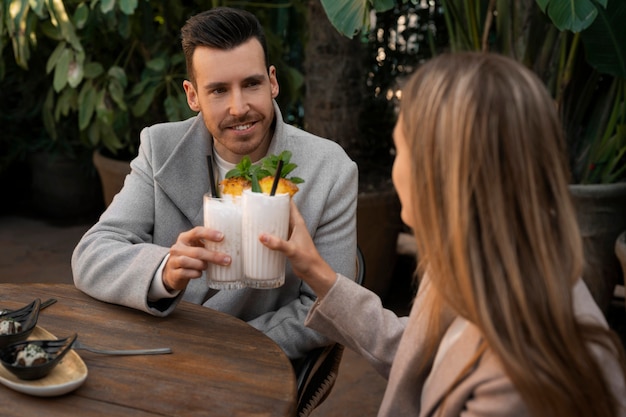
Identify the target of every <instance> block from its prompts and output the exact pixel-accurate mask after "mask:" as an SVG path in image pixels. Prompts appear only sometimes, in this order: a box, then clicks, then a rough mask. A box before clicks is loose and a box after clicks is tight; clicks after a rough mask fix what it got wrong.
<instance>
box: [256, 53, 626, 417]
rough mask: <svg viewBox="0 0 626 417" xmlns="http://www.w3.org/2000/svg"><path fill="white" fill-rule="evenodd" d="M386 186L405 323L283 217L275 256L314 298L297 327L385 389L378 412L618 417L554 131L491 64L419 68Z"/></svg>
mask: <svg viewBox="0 0 626 417" xmlns="http://www.w3.org/2000/svg"><path fill="white" fill-rule="evenodd" d="M394 141H395V145H396V151H397V156H396V160H395V162H394V167H393V182H394V186H395V188H396V190H397V191H398V195H399V197H400V201H401V203H402V220H403V221H404V222H405V223H406V224H407V225H408V226H410V227H411V228H412V229H413V231H414V235H415V239H416V242H417V248H418V253H419V255H420V256H419V259H420V263H419V267H418V272H419V276H421V280H420V286H419V291H418V294H417V297H416V299H415V300H414V303H413V308H412V311H411V314H410V316H409V318H408V319H406V318H404V319H401V318H397V317H395V315H393V313H391V312H390V311H387V310H384V309H383V308H382V306H381V304H380V300H378V298H377V297H376V295H374V294H373V293H371V292H370V291H368V290H367V289H365V288H362V287H360V286H358V285H356V284H355V283H354V282H352V281H351V280H349V279H347V278H345V277H343V276H341V275H337V274H336V273H335V272H334V271H333V270H332V269H331V268H330V267H329V266H328V265H327V264H326V263H325V262H324V260H323V259H322V258H321V257H320V256H319V255H318V254H317V252H316V251H315V248H314V246H313V244H312V241H311V238H310V236H309V235H308V233H307V231H306V227H305V226H304V223H303V221H302V218H301V217H300V215H299V213H298V211H297V209H296V208H295V206H293V207H292V219H291V228H292V232H291V236H290V238H289V240H288V241H282V240H280V239H278V238H276V237H274V236H269V235H261V237H260V239H261V241H262V242H264V244H266V245H267V246H268V247H270V248H272V249H276V250H280V251H282V252H284V253H285V254H286V255H287V256H288V257H289V259H290V261H291V264H292V266H293V269H294V271H295V273H296V274H297V275H298V276H300V277H301V278H302V279H303V280H305V281H306V282H307V283H308V284H309V285H310V286H311V287H312V289H313V290H314V291H315V293H316V294H317V296H318V301H317V302H316V304H315V305H314V307H313V308H312V310H311V311H310V313H309V315H308V317H307V322H306V323H307V325H308V326H309V327H311V328H314V329H316V330H318V331H319V332H321V333H323V334H325V335H327V336H329V337H331V338H333V339H335V340H337V341H338V342H340V343H343V344H345V345H346V346H348V347H350V348H352V349H354V350H356V351H357V352H360V353H361V354H363V355H364V356H365V357H366V358H367V359H368V360H369V361H370V362H371V363H372V364H373V365H374V366H375V367H376V368H377V369H378V370H379V371H380V372H381V373H382V374H383V375H384V376H386V377H387V376H388V378H389V382H388V385H387V389H386V392H385V396H384V398H383V402H382V405H381V408H380V411H379V415H380V416H399V415H402V416H405V415H420V416H458V415H464V416H466V415H467V416H474V415H489V416H495V415H506V416H529V415H532V416H586V417H587V416H626V399H625V398H626V395H625V393H626V387H625V382H624V375H625V374H626V365H625V362H626V361H625V359H624V351H623V347H622V345H621V343H620V341H619V339H618V338H617V337H616V335H615V334H614V333H613V332H611V331H610V330H609V329H608V326H607V323H606V321H605V319H604V317H603V315H602V313H601V312H600V310H599V309H598V307H597V305H596V304H595V303H594V301H593V299H592V297H591V295H590V293H589V291H588V289H587V287H586V286H585V284H584V282H583V281H582V280H581V279H580V276H581V271H582V259H583V254H582V243H581V238H580V234H579V230H578V225H577V222H576V216H575V212H574V209H573V207H572V203H571V201H570V196H569V191H568V180H569V177H568V170H567V162H566V158H565V148H564V140H563V136H562V131H561V125H560V122H559V118H558V116H557V112H556V109H555V106H554V104H553V101H552V100H551V98H550V96H549V95H548V94H547V92H546V91H545V89H544V87H543V84H542V83H541V82H540V80H539V79H538V78H537V77H535V75H534V74H533V73H532V72H531V71H529V70H527V69H526V68H524V67H523V66H521V65H520V64H518V63H516V62H515V61H513V60H511V59H508V58H505V57H503V56H498V55H492V54H483V53H460V54H453V55H443V56H440V57H438V58H435V59H432V60H430V61H429V62H427V63H426V64H424V65H423V66H421V67H420V69H419V70H418V71H417V72H416V73H415V74H414V75H413V76H412V77H411V79H410V81H409V82H408V83H407V85H406V87H405V88H404V89H403V93H402V102H401V106H400V115H399V119H398V122H397V125H396V128H395V131H394Z"/></svg>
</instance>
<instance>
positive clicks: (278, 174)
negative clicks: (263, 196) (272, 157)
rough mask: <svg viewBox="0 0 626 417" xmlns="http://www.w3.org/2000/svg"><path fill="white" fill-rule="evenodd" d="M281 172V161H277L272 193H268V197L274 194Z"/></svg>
mask: <svg viewBox="0 0 626 417" xmlns="http://www.w3.org/2000/svg"><path fill="white" fill-rule="evenodd" d="M282 170H283V160H282V159H281V160H279V161H278V166H277V167H276V174H274V182H273V183H272V191H270V196H271V197H273V196H274V194H276V188H277V187H278V181H279V180H280V173H281V171H282Z"/></svg>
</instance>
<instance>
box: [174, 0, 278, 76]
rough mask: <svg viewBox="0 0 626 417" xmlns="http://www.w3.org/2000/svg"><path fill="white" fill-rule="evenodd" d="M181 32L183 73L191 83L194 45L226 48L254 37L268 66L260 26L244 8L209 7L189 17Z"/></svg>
mask: <svg viewBox="0 0 626 417" xmlns="http://www.w3.org/2000/svg"><path fill="white" fill-rule="evenodd" d="M181 35H182V46H183V52H184V53H185V61H186V63H187V74H188V76H189V79H190V81H191V82H192V83H194V84H195V74H194V72H193V62H192V58H193V53H194V51H195V50H196V47H198V46H207V47H210V48H217V49H222V50H229V49H233V48H236V47H238V46H240V45H242V44H244V43H246V42H247V41H248V40H249V39H251V38H256V39H257V40H258V41H259V43H260V44H261V46H262V47H263V53H264V55H265V66H266V68H267V67H269V57H268V52H267V41H266V40H265V33H264V31H263V27H262V26H261V23H259V20H258V19H257V18H256V16H254V15H253V14H252V13H250V12H248V11H245V10H242V9H235V8H230V7H215V8H212V9H209V10H207V11H204V12H202V13H199V14H197V15H195V16H192V17H191V18H189V20H187V22H186V23H185V25H184V26H183V28H182V30H181Z"/></svg>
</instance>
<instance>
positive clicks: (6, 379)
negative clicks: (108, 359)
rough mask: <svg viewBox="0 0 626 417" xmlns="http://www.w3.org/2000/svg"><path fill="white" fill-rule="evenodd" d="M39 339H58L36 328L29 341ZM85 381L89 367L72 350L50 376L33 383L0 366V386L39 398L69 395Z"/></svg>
mask: <svg viewBox="0 0 626 417" xmlns="http://www.w3.org/2000/svg"><path fill="white" fill-rule="evenodd" d="M37 339H56V337H55V336H54V335H53V334H52V333H50V332H48V331H47V330H45V329H43V328H41V327H39V326H36V327H35V329H34V330H33V332H32V333H31V334H30V336H29V337H28V340H37ZM85 379H87V365H85V363H84V362H83V360H82V359H81V357H80V356H79V355H78V354H77V353H76V352H75V351H74V350H70V351H69V352H68V353H67V354H66V355H65V357H64V358H63V360H62V361H61V362H60V363H59V364H58V365H57V366H56V367H55V368H54V369H53V370H52V372H50V374H49V375H48V376H46V377H44V378H41V379H37V380H33V381H26V380H22V379H19V378H18V377H16V376H15V375H13V374H12V373H11V372H9V370H7V369H6V368H5V367H4V366H0V384H3V385H5V386H7V387H9V388H11V389H14V390H15V391H19V392H21V393H24V394H29V395H34V396H37V397H54V396H58V395H63V394H67V393H68V392H71V391H73V390H75V389H76V388H78V387H80V386H81V385H82V384H83V382H85Z"/></svg>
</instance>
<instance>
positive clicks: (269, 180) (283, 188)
mask: <svg viewBox="0 0 626 417" xmlns="http://www.w3.org/2000/svg"><path fill="white" fill-rule="evenodd" d="M272 184H274V177H265V178H262V179H260V180H259V185H260V186H261V191H263V193H264V194H269V193H270V191H272ZM298 190H299V188H298V186H297V185H296V184H294V183H293V182H291V181H290V180H288V179H285V178H281V179H279V180H278V186H277V187H276V194H289V196H290V197H293V195H294V194H295V193H297V192H298Z"/></svg>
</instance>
